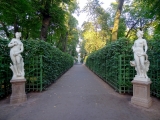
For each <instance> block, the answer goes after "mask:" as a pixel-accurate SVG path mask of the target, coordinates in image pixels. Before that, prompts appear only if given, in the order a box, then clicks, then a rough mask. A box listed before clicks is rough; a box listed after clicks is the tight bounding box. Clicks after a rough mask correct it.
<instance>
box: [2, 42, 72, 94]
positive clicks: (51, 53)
mask: <svg viewBox="0 0 160 120" xmlns="http://www.w3.org/2000/svg"><path fill="white" fill-rule="evenodd" d="M22 42H23V45H24V52H23V53H22V56H23V58H24V63H25V65H24V67H25V78H26V79H27V83H26V90H27V91H42V90H43V89H45V88H46V87H47V86H48V85H50V84H51V83H52V82H54V81H55V80H57V78H58V77H60V76H61V75H62V74H63V73H64V72H65V71H67V70H68V69H69V68H70V67H72V65H73V57H72V56H70V55H68V54H66V53H63V52H61V51H60V50H59V49H57V48H55V47H53V46H52V45H51V44H49V43H46V42H44V41H40V40H23V41H22ZM8 43H9V41H8V40H4V39H0V53H1V54H0V86H1V88H0V96H4V95H6V94H8V93H9V92H8V91H10V88H11V87H10V79H11V77H12V72H11V70H10V68H9V63H10V62H11V60H10V57H9V48H8ZM7 85H8V86H9V87H7ZM4 91H5V93H4Z"/></svg>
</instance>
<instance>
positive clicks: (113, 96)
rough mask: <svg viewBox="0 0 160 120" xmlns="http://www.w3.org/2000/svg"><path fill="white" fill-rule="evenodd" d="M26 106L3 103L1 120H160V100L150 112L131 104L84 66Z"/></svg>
mask: <svg viewBox="0 0 160 120" xmlns="http://www.w3.org/2000/svg"><path fill="white" fill-rule="evenodd" d="M27 97H28V100H27V102H25V103H23V104H16V105H10V104H9V98H6V99H4V100H1V101H0V120H160V99H156V98H153V105H152V107H151V108H150V109H145V108H141V107H138V106H135V105H132V104H131V103H130V100H131V97H132V96H130V95H122V94H118V93H116V92H115V91H114V90H113V89H112V88H111V87H110V86H109V85H107V84H106V83H105V82H103V81H102V80H101V79H100V78H98V77H97V76H96V75H95V74H94V73H92V72H91V71H90V70H89V69H88V68H87V67H85V66H84V65H74V66H73V67H72V68H71V69H70V70H69V71H68V72H66V73H65V74H64V75H63V76H62V77H61V78H59V80H58V81H57V82H56V83H54V84H52V85H51V86H49V87H48V89H47V90H46V91H43V92H40V93H39V92H33V93H28V94H27Z"/></svg>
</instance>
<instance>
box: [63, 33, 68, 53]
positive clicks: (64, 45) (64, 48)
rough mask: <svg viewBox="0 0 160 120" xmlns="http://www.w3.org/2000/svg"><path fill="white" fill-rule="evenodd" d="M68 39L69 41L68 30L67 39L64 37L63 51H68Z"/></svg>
mask: <svg viewBox="0 0 160 120" xmlns="http://www.w3.org/2000/svg"><path fill="white" fill-rule="evenodd" d="M67 41H68V32H66V36H65V39H64V44H63V52H66V51H67Z"/></svg>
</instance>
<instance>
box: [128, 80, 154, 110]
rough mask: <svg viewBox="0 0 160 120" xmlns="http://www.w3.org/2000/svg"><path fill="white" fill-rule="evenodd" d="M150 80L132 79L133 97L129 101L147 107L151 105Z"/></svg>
mask: <svg viewBox="0 0 160 120" xmlns="http://www.w3.org/2000/svg"><path fill="white" fill-rule="evenodd" d="M151 83H152V82H151V81H150V79H146V80H142V81H141V80H137V79H134V80H133V81H132V84H133V97H132V98H131V103H133V104H135V105H138V106H142V107H145V108H149V107H150V106H151V105H152V99H151V97H150V84H151Z"/></svg>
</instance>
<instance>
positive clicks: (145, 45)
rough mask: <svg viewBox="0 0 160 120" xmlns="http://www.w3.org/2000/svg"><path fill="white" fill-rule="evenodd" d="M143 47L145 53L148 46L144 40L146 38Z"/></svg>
mask: <svg viewBox="0 0 160 120" xmlns="http://www.w3.org/2000/svg"><path fill="white" fill-rule="evenodd" d="M144 47H145V49H144V52H145V53H147V50H148V46H147V42H146V40H144Z"/></svg>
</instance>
